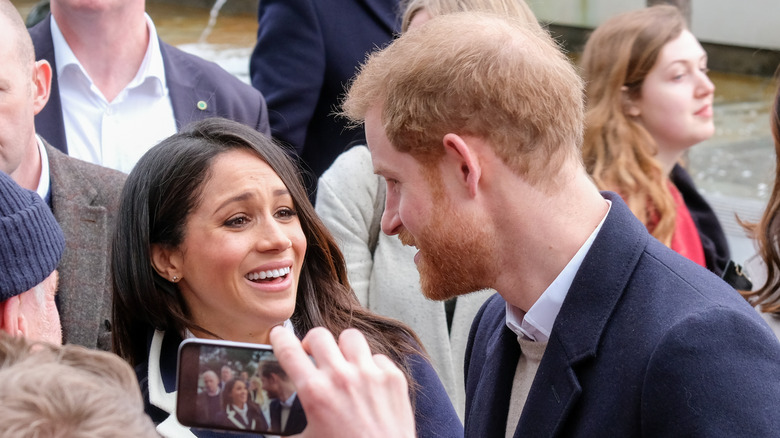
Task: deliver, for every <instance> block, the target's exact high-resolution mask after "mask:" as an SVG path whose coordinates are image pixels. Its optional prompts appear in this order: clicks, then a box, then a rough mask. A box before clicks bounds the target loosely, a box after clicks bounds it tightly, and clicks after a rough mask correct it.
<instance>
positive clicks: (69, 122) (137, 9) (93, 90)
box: [30, 0, 270, 173]
mask: <svg viewBox="0 0 780 438" xmlns="http://www.w3.org/2000/svg"><path fill="white" fill-rule="evenodd" d="M145 7H146V2H145V1H144V0H105V1H100V2H85V1H81V0H53V1H52V2H51V15H50V16H49V17H47V18H46V19H44V20H43V21H41V22H40V23H38V24H37V25H36V26H34V27H33V28H31V29H30V35H31V36H32V39H33V44H34V45H35V54H36V58H37V59H45V60H47V61H48V62H49V64H51V66H52V69H53V81H52V91H51V94H52V97H51V102H50V103H49V105H48V106H47V107H46V108H45V109H44V110H43V111H41V113H40V114H38V115H37V116H36V118H35V125H36V128H37V129H38V132H39V133H40V134H41V135H42V136H43V137H44V138H46V139H47V140H49V141H50V142H51V144H52V145H54V146H55V147H56V148H58V149H60V150H61V151H63V152H65V153H67V154H68V155H70V156H73V157H76V158H80V159H82V160H85V161H89V162H91V163H96V164H100V165H103V166H106V167H110V168H113V169H117V170H120V171H123V172H125V173H129V172H130V170H131V169H132V168H133V166H134V165H135V163H136V162H137V161H138V159H139V158H140V157H141V156H142V155H143V154H144V153H145V152H146V151H147V150H149V149H150V148H151V147H152V146H154V145H155V144H157V143H158V142H159V141H160V140H162V139H164V138H166V137H168V136H170V135H171V134H174V133H175V132H177V131H178V130H179V129H180V128H181V127H182V126H184V125H186V124H188V123H190V122H193V121H196V120H201V119H205V118H207V117H214V116H220V117H225V118H228V119H232V120H235V121H238V122H241V123H243V124H246V125H248V126H251V127H253V128H255V129H257V130H258V131H260V132H263V133H266V134H269V135H270V131H269V128H268V115H267V112H266V108H265V100H264V98H263V96H262V94H260V92H258V91H257V90H255V89H253V88H252V87H250V86H249V85H247V84H245V83H243V82H241V81H240V80H239V79H238V78H236V77H234V76H232V75H231V74H230V73H228V72H226V71H225V70H223V69H222V68H221V67H219V66H217V65H216V64H214V63H212V62H207V61H205V60H203V59H201V58H199V57H197V56H195V55H191V54H188V53H185V52H182V51H181V50H179V49H176V48H174V47H172V46H170V45H168V44H165V43H164V42H162V41H160V40H159V38H158V36H157V31H156V30H155V27H154V23H153V22H152V20H151V18H149V16H148V15H147V14H146V13H145Z"/></svg>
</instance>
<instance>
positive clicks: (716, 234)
mask: <svg viewBox="0 0 780 438" xmlns="http://www.w3.org/2000/svg"><path fill="white" fill-rule="evenodd" d="M336 3H338V5H330V4H326V3H325V2H322V1H317V0H278V1H277V0H268V1H266V0H262V1H260V2H259V9H258V23H259V28H258V35H257V45H256V47H255V50H254V52H253V54H252V59H251V77H252V85H253V86H254V87H253V86H250V85H247V84H244V83H242V82H241V81H239V80H238V79H236V78H234V77H232V76H231V75H230V74H228V73H227V72H225V71H224V70H222V69H221V68H220V67H218V66H216V65H215V64H213V63H209V62H207V61H204V60H202V59H200V58H198V57H196V56H194V55H190V54H186V53H184V52H181V51H180V50H178V49H176V48H174V47H172V46H170V45H168V44H166V43H164V42H162V41H161V40H160V39H159V38H158V36H157V32H156V30H155V27H154V23H153V21H152V19H151V18H150V17H149V16H148V15H147V14H146V13H145V2H144V0H130V1H128V0H111V1H106V2H102V3H101V2H98V3H96V2H86V3H84V2H79V1H76V0H51V13H50V14H48V15H45V17H43V19H42V20H41V21H40V22H39V23H38V24H35V25H34V26H33V27H31V28H30V29H29V30H28V29H27V28H26V27H25V25H24V22H23V20H22V17H21V16H20V15H19V13H18V12H17V10H16V8H15V7H14V6H13V4H12V3H11V2H10V1H9V0H0V57H2V59H4V60H5V61H4V62H3V63H2V64H0V329H2V330H1V331H2V333H0V376H4V377H5V379H3V381H4V382H8V384H6V385H3V389H0V418H3V419H4V420H3V422H4V424H6V425H7V426H8V428H6V430H9V431H11V430H13V431H14V432H13V434H14V436H48V435H50V434H51V433H52V432H51V431H52V430H54V429H53V428H55V427H58V428H60V429H58V431H57V433H59V434H60V435H58V436H73V437H76V436H106V437H108V436H111V437H115V436H164V437H192V436H197V437H210V436H221V435H220V432H215V431H213V430H207V429H201V428H190V427H188V426H184V425H182V424H181V423H180V422H179V420H178V419H177V416H176V409H177V406H176V400H177V387H176V382H177V379H176V373H177V352H178V348H179V345H180V344H181V342H182V341H183V340H185V339H188V338H206V339H219V340H228V341H239V342H246V343H255V344H271V345H273V347H274V351H275V353H276V356H277V358H278V362H276V361H260V362H258V363H256V364H253V365H252V366H245V365H242V366H240V367H238V369H233V368H231V366H230V365H229V364H227V363H221V364H216V365H215V364H211V365H209V366H203V365H201V367H200V368H201V369H200V371H199V382H200V384H199V388H198V394H197V406H198V415H200V416H202V417H203V419H204V421H205V420H208V421H206V423H209V422H213V424H216V425H222V426H223V427H224V428H226V429H233V430H246V431H248V432H247V434H246V436H257V434H258V433H262V432H263V431H268V430H271V431H280V433H281V434H283V435H288V434H297V433H299V432H301V433H302V436H316V437H372V436H376V437H389V436H392V437H407V436H408V437H413V436H417V437H420V438H426V437H463V436H466V437H484V436H488V437H498V436H506V437H512V436H514V437H519V436H724V437H725V436H728V437H733V436H751V437H752V436H773V435H774V433H775V432H776V431H777V430H780V420H777V419H776V418H777V416H775V415H773V414H772V413H771V411H772V408H773V406H775V405H776V404H777V403H779V402H780V379H778V376H780V342H779V341H778V336H780V319H778V318H780V255H778V254H780V248H778V234H780V218H778V216H780V214H778V209H780V116H778V113H780V90H779V91H778V93H777V96H776V99H775V102H774V111H773V113H772V132H773V135H774V139H775V149H776V152H777V158H776V159H777V163H778V169H777V175H776V181H775V185H774V190H773V192H772V195H771V197H770V201H769V204H768V207H767V209H766V211H765V213H764V216H763V218H762V219H761V221H760V222H758V223H756V224H745V226H746V228H747V229H748V230H749V232H750V233H752V235H753V236H754V237H755V239H756V242H757V248H758V251H759V255H760V256H761V258H762V259H763V261H764V265H763V266H764V269H765V275H764V277H765V280H762V281H759V282H756V284H755V285H754V287H752V288H748V287H746V286H745V285H746V284H749V282H748V281H747V278H746V276H745V275H744V274H743V273H742V271H741V270H740V269H739V268H737V269H734V268H733V267H734V266H735V261H734V260H731V254H730V251H729V248H728V243H727V240H726V237H725V234H724V232H723V229H722V227H721V225H720V224H719V222H718V219H717V217H716V216H715V214H714V212H713V210H712V208H711V207H710V206H709V205H708V203H707V201H706V200H705V198H704V197H703V196H702V195H701V194H700V193H699V191H698V190H697V188H696V187H695V185H694V184H693V181H692V178H691V177H690V175H689V174H688V172H687V171H686V169H685V167H684V166H683V165H682V163H681V157H682V156H683V155H684V153H685V151H686V150H687V149H688V148H690V147H692V146H694V145H696V144H697V143H700V142H702V141H704V140H706V139H708V138H710V137H711V136H712V135H713V133H714V122H713V96H714V95H715V93H716V90H715V86H714V85H713V83H712V81H711V80H710V79H709V77H708V74H707V73H708V70H707V53H706V52H705V50H704V49H703V48H702V46H701V44H700V43H699V41H698V40H697V39H696V37H695V36H694V35H693V33H692V32H691V31H690V29H689V27H688V25H687V23H686V19H685V17H684V16H683V15H682V14H681V12H680V11H679V10H678V9H677V8H675V7H674V6H668V5H666V6H652V7H647V8H643V9H638V10H634V11H631V12H626V13H623V14H620V15H617V16H615V17H612V18H610V19H609V20H607V21H605V22H604V23H602V24H601V25H599V26H598V27H597V28H596V29H595V31H594V32H593V34H592V35H591V36H590V37H589V40H588V42H587V44H586V45H585V49H584V52H583V54H582V57H581V60H580V66H579V67H578V66H575V65H574V64H573V62H572V61H571V60H570V59H569V58H568V57H567V56H566V54H565V53H564V52H563V51H562V49H561V46H560V45H559V43H558V42H556V40H555V39H554V38H553V37H552V36H551V35H550V33H549V32H548V31H547V29H545V28H544V27H543V26H541V25H540V24H539V22H538V21H537V19H536V18H535V17H534V15H533V12H532V11H531V9H530V8H529V7H528V5H527V4H526V3H525V2H524V1H523V0H403V1H401V2H400V3H399V2H398V1H397V0H382V1H380V0H376V1H364V0H338V1H337V2H336ZM361 63H362V64H361ZM266 99H267V100H266ZM312 201H316V202H314V203H313V202H312ZM315 205H316V206H315ZM736 262H740V261H736ZM735 272H736V274H735ZM748 289H750V290H748ZM63 344H65V345H64V346H63ZM100 350H106V351H100ZM109 351H110V352H109ZM133 371H134V372H133ZM61 376H67V377H61ZM11 382H13V384H11ZM43 392H46V393H47V394H46V395H44V394H43ZM112 396H113V397H112ZM46 400H48V401H49V402H48V403H46ZM52 401H53V402H54V403H51V402H52ZM53 405H56V406H53ZM304 426H305V429H304V430H302V431H301V430H300V428H302V427H304ZM11 427H13V429H10V428H11ZM252 433H254V434H253V435H252ZM230 436H241V435H230ZM269 436H270V435H269Z"/></svg>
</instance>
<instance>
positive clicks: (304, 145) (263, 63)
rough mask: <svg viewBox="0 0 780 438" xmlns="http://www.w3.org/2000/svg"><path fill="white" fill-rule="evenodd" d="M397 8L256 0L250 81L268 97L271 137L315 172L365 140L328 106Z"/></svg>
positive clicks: (362, 0)
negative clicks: (285, 146)
mask: <svg viewBox="0 0 780 438" xmlns="http://www.w3.org/2000/svg"><path fill="white" fill-rule="evenodd" d="M397 14H398V0H327V1H324V0H262V1H260V4H259V7H258V30H257V45H256V46H255V49H254V52H253V53H252V58H251V61H250V65H249V71H250V75H251V77H252V85H253V86H254V87H255V88H257V89H259V90H260V91H262V92H263V94H264V95H265V97H266V99H267V100H268V113H269V121H270V123H271V134H272V135H273V137H274V138H276V139H278V140H280V141H281V142H283V143H285V144H287V145H289V146H290V147H292V148H294V149H295V151H296V153H297V154H298V156H299V157H301V161H302V162H303V163H302V164H303V165H304V166H305V167H309V168H310V169H311V170H312V171H313V173H314V174H315V175H316V176H319V175H321V174H322V173H323V172H324V171H325V170H327V169H328V167H330V165H331V163H333V160H335V159H336V157H337V156H338V155H339V154H340V153H342V152H343V151H344V150H345V149H346V147H347V145H349V144H350V143H351V142H353V141H361V142H362V143H363V144H365V141H364V138H365V134H364V133H363V131H362V129H352V130H349V129H346V124H347V123H346V119H343V118H339V117H336V116H335V115H333V113H334V111H336V110H338V109H339V101H340V99H341V98H342V96H343V94H344V91H345V86H346V85H348V84H349V82H350V80H351V79H352V77H353V76H354V75H355V72H356V69H357V67H358V65H359V64H360V63H362V62H363V61H364V60H365V57H366V54H367V53H369V52H371V51H373V50H374V49H376V48H378V47H383V46H384V45H386V44H387V43H388V42H390V40H391V39H392V37H393V34H394V32H396V31H397V30H398V25H399V22H400V20H398V19H397ZM313 187H314V186H312V187H311V188H312V189H313Z"/></svg>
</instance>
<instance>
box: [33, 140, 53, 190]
mask: <svg viewBox="0 0 780 438" xmlns="http://www.w3.org/2000/svg"><path fill="white" fill-rule="evenodd" d="M35 140H37V141H38V152H40V154H41V177H40V178H39V179H38V187H37V188H36V189H35V192H36V193H38V196H40V197H41V199H43V200H44V201H48V199H46V198H47V197H48V196H49V190H50V188H51V174H50V173H49V154H47V153H46V148H45V147H43V141H42V140H41V137H40V136H39V135H38V134H36V135H35Z"/></svg>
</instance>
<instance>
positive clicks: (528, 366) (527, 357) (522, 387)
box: [506, 337, 547, 438]
mask: <svg viewBox="0 0 780 438" xmlns="http://www.w3.org/2000/svg"><path fill="white" fill-rule="evenodd" d="M517 342H518V343H519V344H520V351H521V354H520V360H518V361H517V369H516V370H515V379H514V381H513V382H512V397H511V398H510V400H509V413H508V415H507V418H506V438H512V437H513V436H514V434H515V429H517V423H518V422H519V421H520V414H522V413H523V407H524V406H525V401H526V399H527V398H528V392H529V391H530V390H531V384H532V383H534V377H536V370H538V369H539V363H540V362H541V361H542V356H544V350H545V349H546V348H547V342H534V341H531V340H528V339H523V338H521V337H518V338H517Z"/></svg>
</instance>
